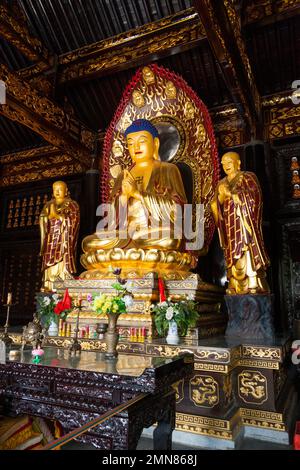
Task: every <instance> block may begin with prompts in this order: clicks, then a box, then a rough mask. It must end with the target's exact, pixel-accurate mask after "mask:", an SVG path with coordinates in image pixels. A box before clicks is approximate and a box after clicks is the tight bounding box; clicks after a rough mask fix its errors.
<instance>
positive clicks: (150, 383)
mask: <svg viewBox="0 0 300 470" xmlns="http://www.w3.org/2000/svg"><path fill="white" fill-rule="evenodd" d="M44 349H45V355H44V356H43V358H42V362H41V363H40V364H33V362H32V356H31V351H24V353H23V354H22V356H21V359H19V360H16V361H6V363H5V364H0V396H1V401H2V402H3V404H4V413H5V414H10V415H15V414H31V415H35V416H41V417H44V418H50V419H56V420H58V421H59V422H60V423H61V425H62V426H63V429H64V432H69V431H71V430H73V429H76V428H78V427H80V426H82V425H84V424H85V423H87V422H89V421H91V420H93V419H94V418H97V417H99V416H101V415H102V414H103V413H105V412H106V411H108V410H110V409H113V408H114V407H115V406H117V405H119V404H121V403H124V402H126V401H128V400H130V399H132V398H134V397H138V396H139V395H141V394H145V396H144V397H142V398H141V400H139V401H137V402H136V403H134V404H133V405H131V406H130V407H129V408H127V409H125V410H124V411H122V412H120V413H118V414H117V415H115V416H113V417H111V418H109V419H108V420H107V421H105V422H104V423H103V424H102V425H100V426H97V427H95V428H93V429H91V430H90V431H89V432H88V433H86V434H84V435H83V436H81V437H80V439H79V440H81V441H82V442H88V443H92V444H93V445H94V446H95V447H97V448H101V449H135V448H136V445H137V443H138V440H139V438H140V435H141V433H142V430H143V428H144V427H149V426H151V425H152V424H154V423H155V422H157V423H158V426H157V428H156V430H155V432H154V449H170V448H171V435H172V431H173V429H174V427H175V389H174V388H173V387H172V385H173V384H175V383H176V382H178V381H179V380H182V379H186V378H189V377H191V375H192V373H193V367H194V364H193V356H192V355H189V354H185V355H182V356H179V357H175V358H172V359H170V358H162V357H146V356H132V355H126V354H124V355H119V356H118V359H117V360H116V361H112V362H111V361H106V360H104V354H103V353H100V352H91V351H82V353H81V355H80V356H78V357H77V356H75V357H71V356H70V355H69V353H68V351H66V350H63V349H57V348H55V347H45V348H44Z"/></svg>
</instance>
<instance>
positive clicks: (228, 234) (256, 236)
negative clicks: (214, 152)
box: [211, 152, 270, 294]
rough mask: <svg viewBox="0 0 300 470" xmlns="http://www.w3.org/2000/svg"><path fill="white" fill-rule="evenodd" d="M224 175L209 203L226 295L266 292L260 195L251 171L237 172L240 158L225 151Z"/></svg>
mask: <svg viewBox="0 0 300 470" xmlns="http://www.w3.org/2000/svg"><path fill="white" fill-rule="evenodd" d="M222 166H223V169H224V172H225V173H226V175H227V176H226V177H225V178H223V179H222V180H221V181H220V182H219V184H218V186H217V188H216V192H215V195H214V198H213V200H212V203H211V208H212V212H213V216H214V219H215V223H216V226H217V228H218V232H219V238H220V243H221V246H222V248H223V249H224V254H225V260H226V266H227V278H228V280H229V286H228V289H227V294H256V293H267V292H269V286H268V284H267V281H266V269H267V267H268V266H269V264H270V261H269V258H268V255H267V253H266V251H265V247H264V242H263V236H262V226H261V225H262V194H261V188H260V186H259V183H258V180H257V178H256V176H255V174H254V173H251V172H248V171H240V166H241V161H240V157H239V155H238V154H237V153H235V152H228V153H226V154H225V155H223V157H222Z"/></svg>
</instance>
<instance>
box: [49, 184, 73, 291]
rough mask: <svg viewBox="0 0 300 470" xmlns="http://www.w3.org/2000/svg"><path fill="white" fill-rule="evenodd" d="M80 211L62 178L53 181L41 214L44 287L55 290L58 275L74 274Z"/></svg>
mask: <svg viewBox="0 0 300 470" xmlns="http://www.w3.org/2000/svg"><path fill="white" fill-rule="evenodd" d="M79 222H80V212H79V206H78V204H77V202H75V201H73V200H72V199H71V198H70V197H69V192H68V187H67V185H66V183H64V182H63V181H56V182H55V183H54V184H53V198H52V199H51V200H50V201H48V202H47V203H46V204H45V206H44V207H43V210H42V212H41V214H40V231H41V252H40V254H41V256H42V258H43V259H42V272H43V286H42V290H47V291H53V289H54V282H55V280H56V279H60V280H65V279H68V278H71V277H72V276H71V275H72V274H73V273H75V272H76V265H75V253H76V246H77V239H78V232H79Z"/></svg>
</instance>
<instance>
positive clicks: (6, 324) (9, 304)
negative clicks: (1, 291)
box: [1, 297, 16, 346]
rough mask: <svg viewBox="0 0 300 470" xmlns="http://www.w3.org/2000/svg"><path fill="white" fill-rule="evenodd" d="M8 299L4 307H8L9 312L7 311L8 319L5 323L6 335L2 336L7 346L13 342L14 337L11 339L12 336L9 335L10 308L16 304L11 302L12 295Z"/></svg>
mask: <svg viewBox="0 0 300 470" xmlns="http://www.w3.org/2000/svg"><path fill="white" fill-rule="evenodd" d="M7 301H8V303H7V304H4V305H3V306H4V307H6V309H7V313H6V321H5V325H4V335H3V336H2V337H1V340H2V341H3V342H4V343H5V344H6V346H10V345H11V343H12V339H11V337H10V336H9V335H8V328H9V315H10V308H11V307H12V306H13V305H16V304H12V303H11V297H10V298H9V297H7Z"/></svg>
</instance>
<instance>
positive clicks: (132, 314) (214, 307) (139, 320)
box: [55, 273, 226, 339]
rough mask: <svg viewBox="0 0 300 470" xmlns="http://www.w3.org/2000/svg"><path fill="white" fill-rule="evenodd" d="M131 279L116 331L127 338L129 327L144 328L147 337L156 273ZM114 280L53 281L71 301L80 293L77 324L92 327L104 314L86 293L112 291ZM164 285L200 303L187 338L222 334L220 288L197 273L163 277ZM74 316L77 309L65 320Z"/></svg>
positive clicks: (104, 320) (175, 296) (72, 321)
mask: <svg viewBox="0 0 300 470" xmlns="http://www.w3.org/2000/svg"><path fill="white" fill-rule="evenodd" d="M130 280H131V281H132V285H133V289H132V292H133V298H134V299H133V300H134V301H133V306H132V307H131V309H130V311H129V312H128V313H126V314H122V315H120V317H119V319H118V329H119V334H120V336H122V337H124V338H129V337H130V329H131V328H142V327H144V328H145V330H146V337H147V338H148V339H149V338H151V337H152V336H153V335H155V326H154V319H153V316H152V315H151V313H150V305H151V303H152V302H156V301H158V300H159V291H158V276H157V274H156V273H149V274H147V275H145V276H144V277H138V276H136V277H135V278H131V279H130ZM114 282H115V276H111V277H106V278H102V279H77V280H76V279H73V280H67V281H64V282H60V281H58V282H56V283H55V288H56V290H57V292H58V293H61V294H63V292H64V291H65V289H66V288H68V290H69V293H70V295H71V296H72V297H73V299H74V300H76V299H77V298H78V296H79V295H81V296H82V299H83V301H82V306H83V308H82V311H81V313H80V325H81V326H85V325H89V326H94V325H96V324H97V323H107V316H106V315H105V314H103V315H99V314H96V313H95V312H93V311H92V308H91V306H90V305H89V303H88V302H87V300H86V299H87V294H92V295H97V294H99V293H100V292H101V293H105V294H109V293H113V292H114V289H113V288H112V284H113V283H114ZM165 287H166V294H167V296H170V297H172V298H173V299H174V300H180V299H184V298H185V297H186V295H189V296H190V297H191V298H193V299H194V300H196V301H197V302H199V313H200V316H199V320H198V325H197V327H195V328H191V329H190V330H189V331H188V335H187V338H188V339H197V338H200V337H202V338H204V337H208V336H213V335H216V334H222V333H224V331H225V325H226V318H225V316H224V315H223V314H222V313H221V312H220V305H221V302H222V299H223V294H224V291H223V289H221V288H219V287H216V286H213V285H212V284H207V283H205V282H202V281H201V279H200V277H199V276H198V275H197V274H192V273H189V274H188V276H187V277H186V279H181V280H180V279H179V280H174V279H167V280H165ZM76 317H77V312H76V311H74V312H71V313H70V314H69V315H68V318H67V323H70V324H71V325H74V324H75V322H76Z"/></svg>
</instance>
